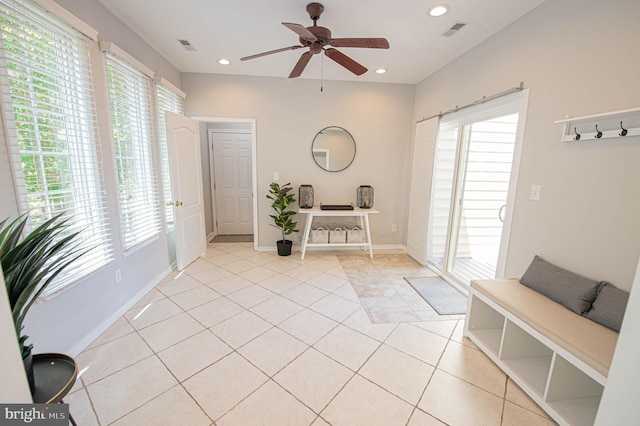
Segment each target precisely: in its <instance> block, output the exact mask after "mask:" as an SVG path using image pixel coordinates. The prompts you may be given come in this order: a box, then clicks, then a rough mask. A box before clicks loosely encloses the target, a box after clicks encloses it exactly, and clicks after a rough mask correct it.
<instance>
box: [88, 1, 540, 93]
mask: <svg viewBox="0 0 640 426" xmlns="http://www.w3.org/2000/svg"><path fill="white" fill-rule="evenodd" d="M99 1H100V3H102V4H103V5H104V6H105V7H106V8H107V9H108V10H110V11H111V12H112V13H113V14H114V15H115V16H117V17H118V18H119V19H120V20H122V21H123V22H124V23H126V24H127V25H128V26H129V27H130V28H131V29H133V31H135V32H136V33H137V34H139V35H140V37H142V39H144V40H145V41H146V42H147V43H148V44H149V45H151V46H152V47H153V48H154V49H156V50H157V51H158V52H159V53H160V54H161V55H163V56H164V57H165V58H166V59H167V60H168V61H169V62H170V63H172V64H173V65H174V66H175V67H176V68H177V69H178V70H179V71H180V72H195V73H216V74H235V75H251V76H270V77H287V76H288V75H289V73H290V72H291V69H292V68H293V66H294V65H295V64H296V62H297V61H298V58H299V57H300V55H301V54H302V53H303V52H304V51H306V49H299V50H294V51H286V52H281V53H277V54H273V55H269V56H265V57H261V58H257V59H253V60H250V61H240V58H241V57H243V56H249V55H252V54H255V53H261V52H264V51H268V50H274V49H278V48H282V47H288V46H293V45H297V44H299V42H298V36H297V35H296V34H295V33H294V32H292V31H291V30H289V29H287V28H286V27H284V26H283V25H282V24H281V23H282V22H292V23H298V24H302V25H304V26H311V25H312V21H311V20H310V18H309V15H308V14H307V12H306V5H307V4H308V3H309V2H310V1H309V0H99ZM544 1H545V0H515V1H514V0H483V1H480V0H444V3H447V4H448V5H450V12H449V13H448V14H446V15H444V16H442V17H439V18H433V17H430V16H429V15H428V14H427V11H428V9H429V8H430V7H431V6H433V5H435V4H438V3H439V0H348V1H345V0H324V1H322V0H321V1H320V3H322V4H323V5H324V13H323V14H322V16H321V17H320V20H319V21H318V25H320V26H324V27H327V28H329V29H330V30H331V32H332V35H333V37H335V38H344V37H384V38H386V39H387V40H388V41H389V44H390V46H391V47H390V49H389V50H384V49H359V48H340V49H339V50H340V51H342V53H344V54H346V55H348V56H349V57H351V58H352V59H354V60H356V61H357V62H359V63H361V64H362V65H364V66H365V67H367V68H368V69H369V71H368V72H367V73H365V74H364V75H362V76H359V77H358V76H355V75H353V74H351V73H350V72H349V71H347V70H345V69H344V68H342V67H341V66H340V65H338V64H337V63H335V62H333V61H332V60H330V59H328V58H326V57H325V58H324V61H323V60H322V59H321V55H314V57H313V58H312V59H311V61H310V62H309V64H308V65H307V68H306V69H305V71H304V72H303V74H302V76H301V77H300V78H310V79H319V78H320V77H321V72H323V78H324V79H327V80H350V81H372V82H384V83H408V84H415V83H418V82H419V81H421V80H423V79H424V78H426V77H428V76H429V75H431V74H432V73H434V72H435V71H437V70H438V69H440V68H442V67H443V66H445V65H446V64H448V63H449V62H451V61H453V60H454V59H455V58H457V57H458V56H460V55H462V54H463V53H464V52H466V51H468V50H469V49H471V48H473V47H474V46H476V45H478V44H479V43H481V42H482V41H484V40H486V39H487V38H488V37H490V36H491V35H493V34H495V33H496V32H498V31H499V30H501V29H502V28H504V27H506V26H507V25H509V24H510V23H511V22H513V21H515V20H517V19H518V18H520V17H521V16H523V15H525V14H526V13H527V12H529V11H531V10H532V9H534V8H535V7H537V6H538V5H540V4H541V3H543V2H544ZM456 22H464V23H467V24H468V25H467V26H466V27H464V28H463V29H462V30H460V31H459V32H458V33H457V34H455V35H454V36H453V37H451V38H447V37H443V36H442V34H443V33H445V32H446V31H447V30H448V29H449V28H450V27H451V26H452V25H453V24H455V23H456ZM178 39H188V40H189V41H190V42H191V43H192V44H193V46H194V47H195V48H196V49H197V51H196V52H188V51H186V50H184V49H183V47H182V46H181V45H180V44H179V43H178V41H177V40H178ZM223 57H224V58H228V59H229V60H230V61H231V65H227V66H222V65H220V64H218V62H217V61H218V59H220V58H223ZM323 68H324V70H323ZM377 68H386V69H387V70H388V72H387V73H386V74H382V75H380V74H376V73H375V72H374V71H375V70H376V69H377Z"/></svg>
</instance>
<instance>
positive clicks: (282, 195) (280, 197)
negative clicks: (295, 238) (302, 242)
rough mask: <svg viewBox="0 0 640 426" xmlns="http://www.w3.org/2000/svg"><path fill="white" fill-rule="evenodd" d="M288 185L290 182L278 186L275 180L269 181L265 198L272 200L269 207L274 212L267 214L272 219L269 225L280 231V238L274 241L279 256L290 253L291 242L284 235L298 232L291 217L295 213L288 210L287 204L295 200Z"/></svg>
mask: <svg viewBox="0 0 640 426" xmlns="http://www.w3.org/2000/svg"><path fill="white" fill-rule="evenodd" d="M289 185H291V184H290V183H285V184H284V185H282V186H280V185H279V184H278V183H277V182H271V184H270V185H269V193H268V194H267V198H268V199H270V200H271V201H272V203H271V207H272V208H273V210H274V211H275V214H271V215H269V216H270V217H271V219H273V223H272V224H271V226H273V227H274V228H278V229H279V230H280V232H282V239H281V240H278V241H277V242H276V245H277V247H278V254H279V255H280V256H289V255H290V254H291V247H292V246H293V242H292V241H291V240H287V239H286V236H287V235H291V234H292V233H294V232H298V230H297V229H296V226H297V225H298V223H297V222H294V221H293V220H292V219H291V216H293V215H295V214H296V212H295V211H293V210H289V206H290V205H291V204H292V203H294V202H295V201H296V199H295V197H294V196H293V194H290V192H291V190H292V188H291V187H290V186H289Z"/></svg>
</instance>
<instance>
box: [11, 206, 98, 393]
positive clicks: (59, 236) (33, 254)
mask: <svg viewBox="0 0 640 426" xmlns="http://www.w3.org/2000/svg"><path fill="white" fill-rule="evenodd" d="M62 215H63V214H58V215H56V216H54V217H52V218H51V219H49V220H47V221H45V222H44V223H42V224H41V225H40V226H38V227H36V228H35V229H34V230H33V231H31V232H30V233H28V234H26V235H24V237H22V234H23V232H24V229H25V227H26V225H27V220H28V216H27V215H23V216H20V217H18V218H17V219H16V220H14V221H13V222H10V223H7V221H8V219H5V220H3V221H2V222H0V262H1V263H2V271H3V274H4V281H5V284H6V287H7V295H8V296H9V304H10V306H11V311H12V314H13V322H14V325H15V328H16V335H17V338H18V344H19V345H20V349H21V351H22V359H23V360H24V363H25V369H26V372H27V378H28V379H29V386H30V387H31V391H32V392H33V388H34V381H33V368H32V364H31V363H32V354H31V349H32V348H33V345H32V344H27V339H28V336H27V335H25V334H23V333H22V329H23V328H24V324H23V322H24V319H25V317H26V316H27V312H28V311H29V308H31V306H32V305H33V303H34V302H35V301H36V299H37V298H38V297H39V296H40V295H41V294H42V292H43V291H44V290H45V289H46V288H47V286H48V285H49V284H51V282H52V281H53V280H54V279H55V278H56V277H57V276H58V275H59V274H60V273H61V272H62V271H63V270H64V269H65V268H66V267H67V266H69V265H70V264H71V263H72V262H74V261H75V260H76V259H78V258H79V257H80V256H82V255H83V254H85V253H86V250H82V249H79V243H78V242H76V241H75V239H76V237H77V236H78V234H79V232H68V228H69V223H68V222H69V219H68V218H67V219H63V218H62Z"/></svg>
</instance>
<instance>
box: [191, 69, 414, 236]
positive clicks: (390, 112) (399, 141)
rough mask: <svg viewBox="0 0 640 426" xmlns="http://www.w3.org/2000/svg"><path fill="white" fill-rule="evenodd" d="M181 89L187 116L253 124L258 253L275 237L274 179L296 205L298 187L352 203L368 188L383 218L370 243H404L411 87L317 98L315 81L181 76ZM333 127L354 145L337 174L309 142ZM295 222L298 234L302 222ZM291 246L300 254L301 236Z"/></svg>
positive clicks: (361, 86) (331, 91)
mask: <svg viewBox="0 0 640 426" xmlns="http://www.w3.org/2000/svg"><path fill="white" fill-rule="evenodd" d="M182 89H183V90H184V91H185V92H186V93H187V99H186V102H185V113H186V115H188V116H201V117H231V118H255V119H256V130H257V167H258V174H257V183H258V194H257V197H258V228H259V242H258V244H259V247H261V248H273V247H274V246H275V241H276V239H277V238H278V231H277V230H276V229H274V228H273V227H271V226H269V223H270V221H271V219H270V218H269V216H268V215H269V214H270V213H271V211H270V210H271V208H270V203H269V200H267V198H266V194H267V191H268V186H269V183H270V182H271V181H272V178H273V173H274V172H278V173H279V174H280V183H287V182H291V184H292V185H293V187H294V190H295V193H296V198H297V191H298V186H299V185H301V184H311V185H313V187H314V192H315V200H316V203H319V202H320V201H322V202H324V203H326V204H344V203H350V202H352V201H353V202H355V201H356V189H357V187H358V186H360V185H372V186H373V187H374V190H375V208H376V209H378V210H380V212H381V213H380V214H379V215H373V216H372V217H371V226H372V233H373V242H374V244H376V245H398V246H401V245H403V244H404V239H405V235H404V234H405V232H406V231H405V210H406V206H407V204H408V199H407V194H408V176H409V171H408V169H409V164H410V163H409V157H410V150H411V128H412V124H411V117H412V108H413V92H414V86H412V85H400V84H372V83H357V82H356V83H354V82H337V81H325V83H324V91H323V92H321V91H320V82H319V81H314V80H304V79H287V78H257V77H233V76H225V75H215V74H189V73H185V74H182ZM331 125H334V126H340V127H343V128H345V129H347V130H348V131H349V132H350V133H351V134H352V135H353V137H354V139H355V141H356V146H357V152H356V158H355V160H354V162H353V164H352V165H351V166H350V167H349V168H348V169H346V170H344V171H342V172H338V173H330V172H326V171H324V170H322V169H320V168H319V167H318V166H317V165H316V164H315V162H314V160H313V157H312V155H311V142H312V141H313V138H314V136H315V135H316V133H317V132H318V131H320V130H322V129H323V128H324V127H327V126H331ZM294 219H295V220H297V221H298V229H303V226H304V217H300V216H294ZM392 224H397V225H398V231H397V232H395V233H392V232H391V225H392ZM294 241H296V243H297V244H298V247H299V241H300V235H299V234H294Z"/></svg>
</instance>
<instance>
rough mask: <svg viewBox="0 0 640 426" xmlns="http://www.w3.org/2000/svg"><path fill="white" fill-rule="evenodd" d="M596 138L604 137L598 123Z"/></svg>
mask: <svg viewBox="0 0 640 426" xmlns="http://www.w3.org/2000/svg"><path fill="white" fill-rule="evenodd" d="M596 132H598V133H596V139H600V138H601V137H602V132H601V131H600V130H598V125H597V124H596Z"/></svg>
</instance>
